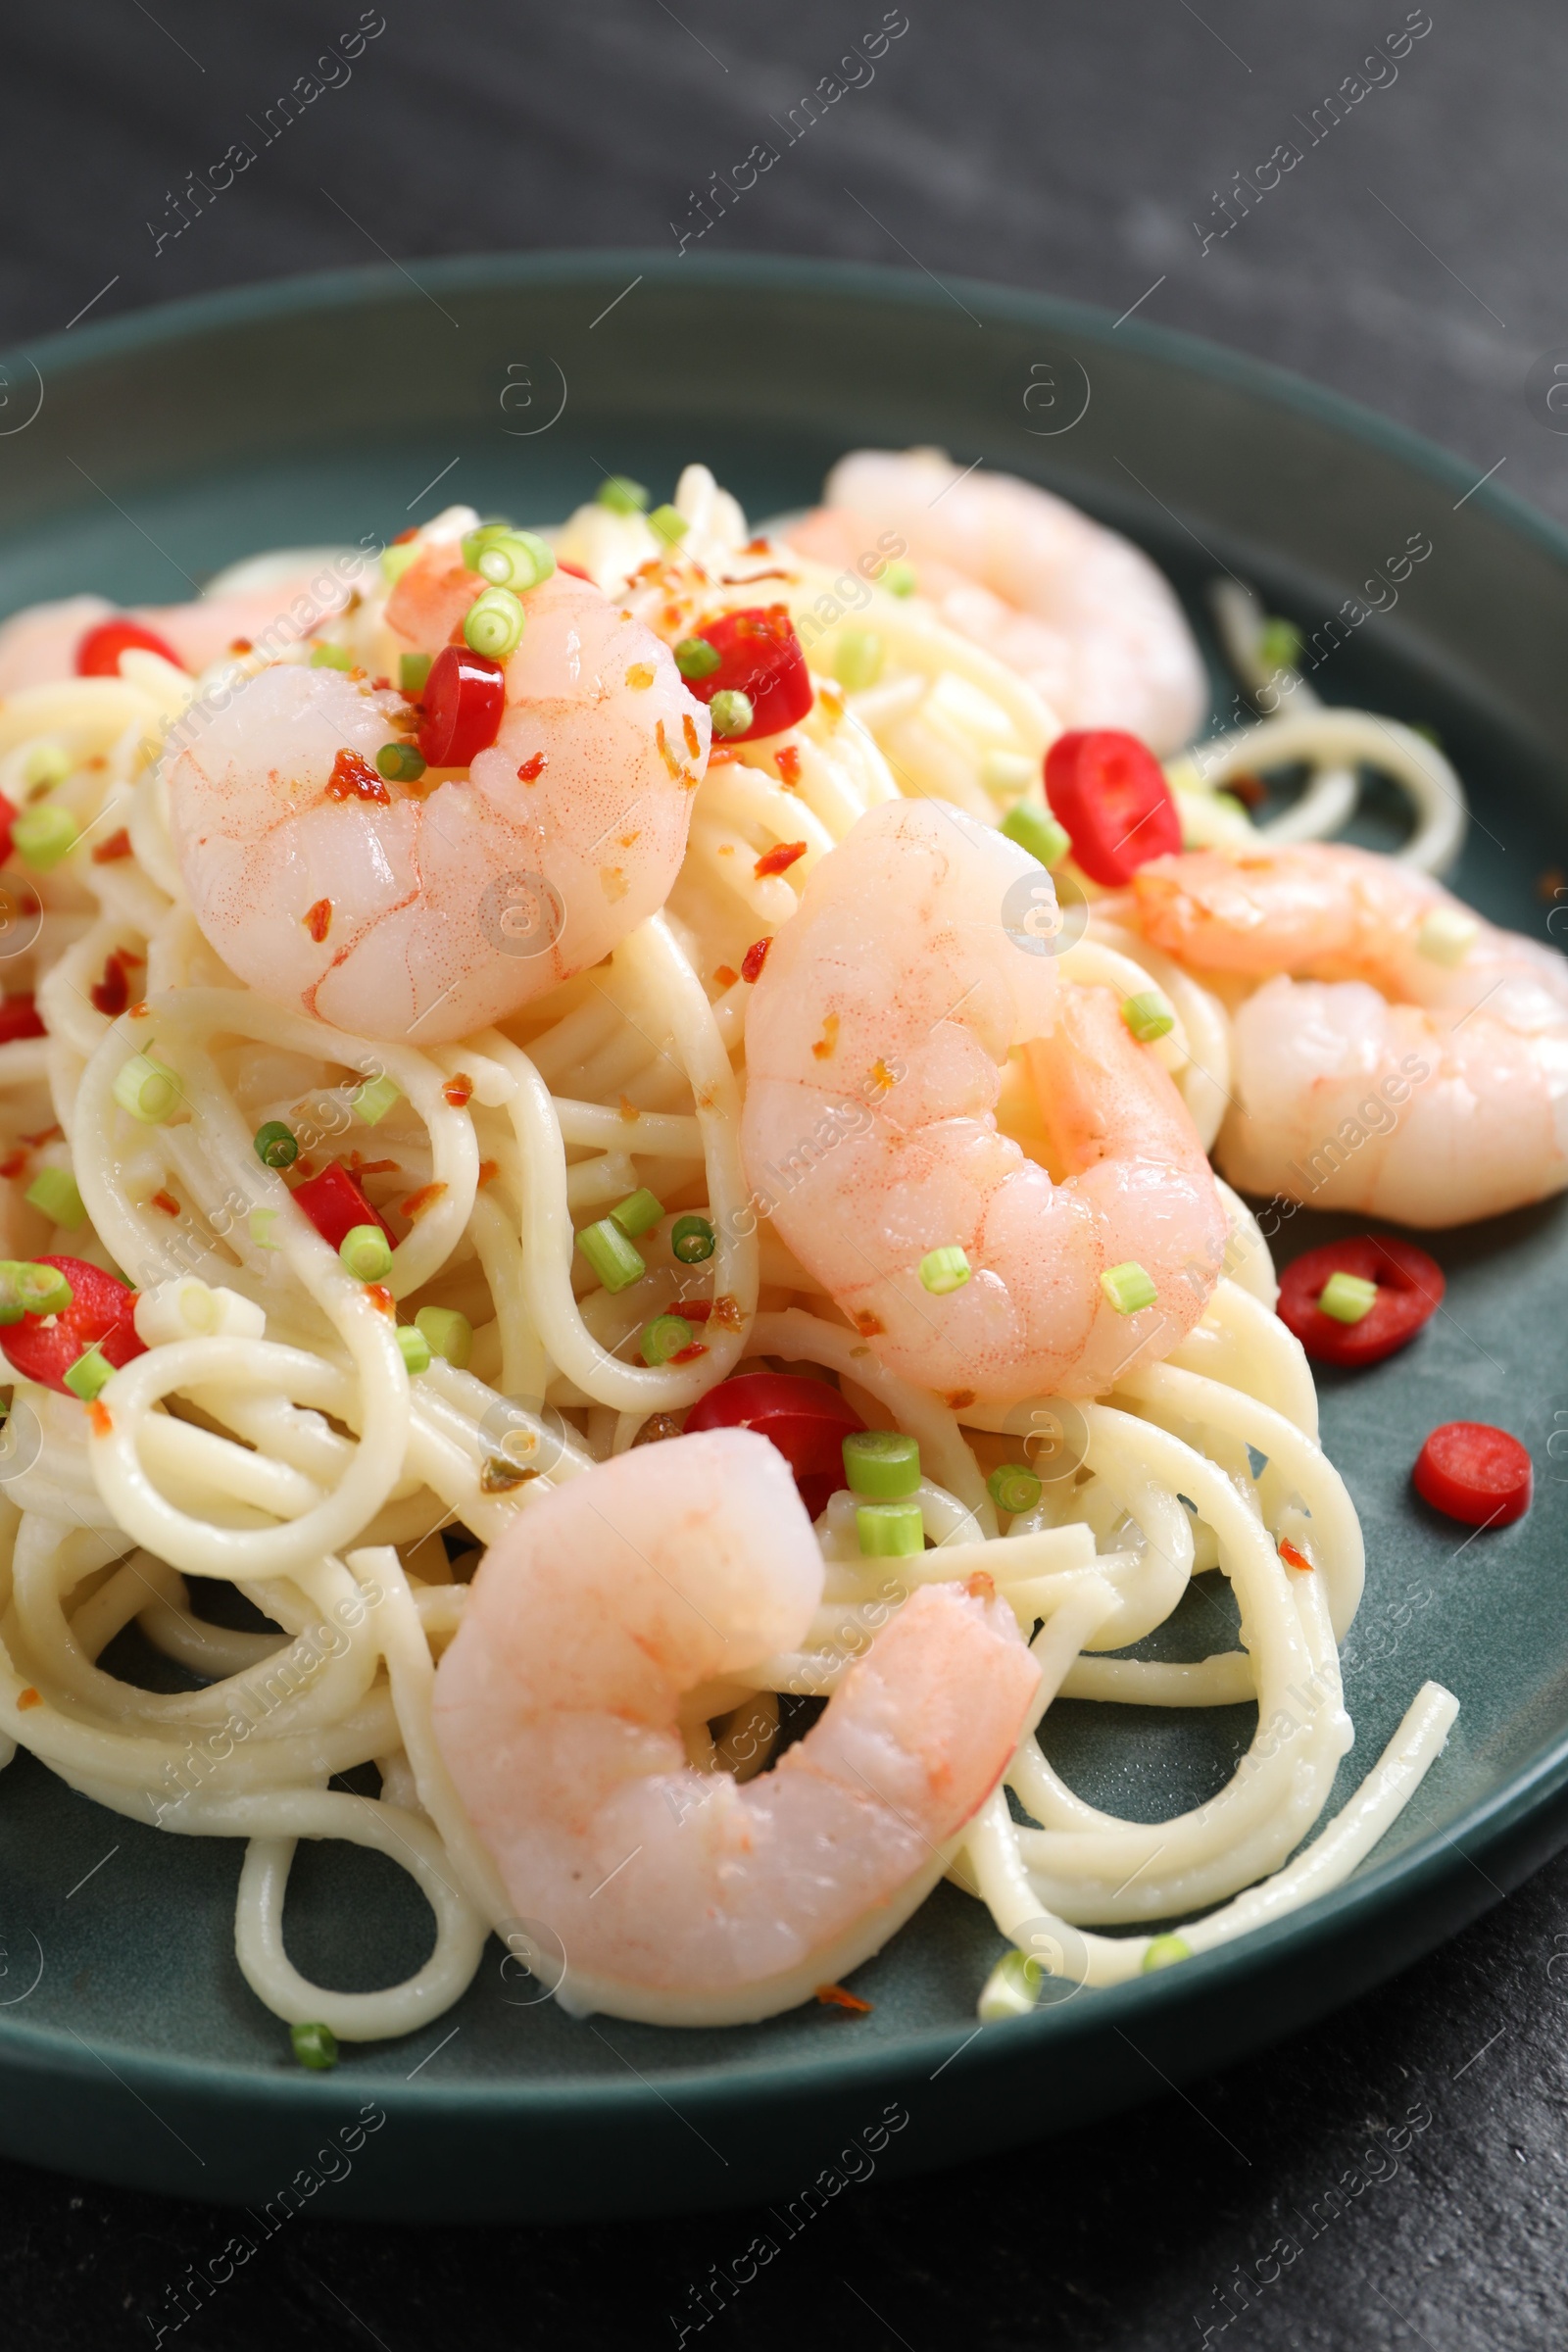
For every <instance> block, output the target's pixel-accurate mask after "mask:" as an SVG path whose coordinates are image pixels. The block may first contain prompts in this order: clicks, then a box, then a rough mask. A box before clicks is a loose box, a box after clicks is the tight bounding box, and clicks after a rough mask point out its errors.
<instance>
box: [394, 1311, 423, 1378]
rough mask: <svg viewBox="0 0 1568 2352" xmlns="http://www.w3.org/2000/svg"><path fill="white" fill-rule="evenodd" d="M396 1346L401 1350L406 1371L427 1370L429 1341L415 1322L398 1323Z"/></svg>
mask: <svg viewBox="0 0 1568 2352" xmlns="http://www.w3.org/2000/svg"><path fill="white" fill-rule="evenodd" d="M398 1346H399V1347H400V1348H402V1350H403V1368H404V1370H405V1371H406V1372H428V1371H429V1369H430V1343H429V1341H428V1340H427V1339H426V1338H425V1336H424V1334H423V1332H422V1331H421V1330H420V1329H419V1327H418V1325H417V1323H400V1324H399V1325H398Z"/></svg>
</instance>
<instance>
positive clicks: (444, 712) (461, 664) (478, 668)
mask: <svg viewBox="0 0 1568 2352" xmlns="http://www.w3.org/2000/svg"><path fill="white" fill-rule="evenodd" d="M419 699H420V701H421V702H422V703H423V705H424V724H423V725H422V726H421V727H420V729H419V749H420V751H421V752H422V753H423V754H424V757H425V759H426V760H428V762H429V764H430V765H431V766H432V767H466V766H467V765H468V763H469V761H470V760H472V759H473V757H474V755H475V754H476V753H478V752H483V751H488V750H489V748H490V746H491V744H493V743H494V741H495V739H496V737H497V736H498V735H499V734H500V732H501V718H502V713H503V711H505V710H506V707H507V673H506V671H505V670H504V669H503V668H502V666H501V664H500V662H492V661H491V660H490V658H489V656H488V654H475V653H470V652H469V650H468V648H467V647H466V645H444V646H443V647H442V648H441V651H440V652H439V653H438V654H437V656H436V658H435V660H434V661H433V662H431V664H430V674H429V676H428V677H427V678H426V679H425V681H424V686H423V689H422V691H421V693H420V697H419Z"/></svg>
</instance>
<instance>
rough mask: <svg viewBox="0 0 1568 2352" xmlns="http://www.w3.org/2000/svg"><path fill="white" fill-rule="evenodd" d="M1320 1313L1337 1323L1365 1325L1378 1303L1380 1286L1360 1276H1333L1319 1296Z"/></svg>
mask: <svg viewBox="0 0 1568 2352" xmlns="http://www.w3.org/2000/svg"><path fill="white" fill-rule="evenodd" d="M1317 1302H1318V1307H1319V1309H1320V1311H1321V1312H1322V1313H1323V1314H1325V1315H1332V1316H1333V1318H1334V1320H1335V1322H1336V1323H1363V1322H1365V1320H1366V1318H1367V1316H1368V1315H1369V1314H1370V1313H1371V1312H1372V1309H1373V1308H1374V1307H1375V1306H1376V1304H1377V1302H1378V1286H1377V1284H1376V1283H1375V1282H1368V1281H1367V1280H1366V1278H1365V1277H1364V1275H1360V1274H1343V1273H1342V1274H1331V1275H1330V1276H1329V1278H1328V1280H1327V1282H1326V1283H1325V1284H1324V1285H1323V1288H1322V1289H1321V1290H1320V1291H1319V1293H1318V1295H1317Z"/></svg>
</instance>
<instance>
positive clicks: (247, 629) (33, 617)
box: [0, 551, 354, 695]
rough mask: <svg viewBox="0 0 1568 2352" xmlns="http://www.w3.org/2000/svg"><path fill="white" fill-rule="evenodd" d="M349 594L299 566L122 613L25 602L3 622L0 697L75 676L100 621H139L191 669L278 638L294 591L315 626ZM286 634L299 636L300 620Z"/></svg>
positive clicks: (80, 603) (98, 606) (97, 599)
mask: <svg viewBox="0 0 1568 2352" xmlns="http://www.w3.org/2000/svg"><path fill="white" fill-rule="evenodd" d="M352 552H354V551H351V553H352ZM352 592H353V583H352V581H351V580H350V579H349V578H348V577H346V576H345V577H339V575H338V573H337V572H335V571H326V570H323V569H321V568H320V567H319V566H318V567H317V569H316V573H315V577H314V578H312V577H311V575H310V574H308V573H307V572H305V571H300V572H298V573H295V574H292V575H291V576H290V577H288V578H287V579H283V580H280V581H279V582H278V583H277V585H276V586H274V587H270V588H268V589H265V590H258V589H251V590H249V591H246V592H243V593H239V594H234V595H225V596H210V597H196V598H194V599H193V600H192V601H191V603H189V604H188V605H135V606H132V607H131V608H130V609H129V610H128V611H124V610H123V609H122V608H121V607H120V606H119V605H112V604H110V603H109V601H108V599H107V598H106V597H102V596H68V597H62V598H61V599H60V600H59V601H58V602H57V603H54V604H47V605H30V606H28V608H27V610H26V611H25V612H23V613H14V614H13V615H12V617H11V618H10V619H9V620H8V621H6V622H5V623H4V624H3V625H0V695H4V694H18V693H20V692H21V691H22V689H23V688H24V687H25V686H50V685H53V684H54V683H55V682H56V681H57V680H58V679H61V678H71V677H74V676H75V674H76V649H77V647H78V646H79V645H80V643H81V641H82V639H83V637H84V636H85V635H86V634H87V631H88V630H89V629H95V628H96V627H97V626H98V624H99V622H100V621H104V620H116V619H123V620H135V621H139V622H140V623H141V625H142V627H143V628H144V629H151V630H153V632H154V633H155V634H156V635H157V636H159V637H162V638H163V640H164V642H165V643H166V644H167V645H168V646H169V647H170V648H171V650H172V652H173V653H175V654H176V655H177V656H178V658H179V660H180V662H182V664H183V665H184V667H185V668H186V669H188V670H190V671H192V672H193V673H194V672H195V671H197V670H202V669H205V668H206V667H207V665H208V663H209V662H217V661H218V660H220V659H221V656H223V655H224V654H228V653H232V652H234V651H235V649H236V648H237V647H241V646H245V647H248V646H249V645H251V644H254V643H255V642H256V641H257V640H259V639H264V638H266V637H267V636H268V635H269V632H271V633H272V634H273V636H274V637H275V635H276V633H277V632H278V630H279V628H280V625H281V624H283V623H285V622H287V620H288V615H289V607H290V605H291V603H292V602H293V601H294V600H295V598H296V597H300V596H303V597H305V598H306V600H307V601H308V603H309V604H310V606H311V608H312V614H313V617H312V621H311V624H310V625H311V626H312V627H315V626H317V625H318V624H319V622H320V621H322V620H324V619H327V618H328V617H330V615H331V614H332V613H337V612H339V611H341V609H342V608H343V606H344V605H346V604H347V602H348V600H349V597H350V595H351V594H352ZM291 633H292V634H294V635H298V633H299V631H298V628H297V626H296V627H295V628H294V629H293V630H292V632H291Z"/></svg>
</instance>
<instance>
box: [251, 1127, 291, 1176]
mask: <svg viewBox="0 0 1568 2352" xmlns="http://www.w3.org/2000/svg"><path fill="white" fill-rule="evenodd" d="M251 1140H252V1142H253V1144H254V1145H255V1147H256V1156H257V1158H258V1159H259V1160H260V1161H261V1163H262V1165H263V1167H264V1168H291V1167H292V1166H293V1165H294V1162H295V1161H296V1160H297V1159H298V1157H299V1155H300V1148H299V1145H298V1143H297V1142H296V1140H295V1138H294V1135H293V1134H292V1132H291V1131H290V1129H288V1128H287V1127H285V1126H284V1124H283V1122H282V1120H281V1119H269V1120H268V1121H267V1124H266V1125H265V1126H264V1127H258V1128H257V1130H256V1133H255V1135H254V1136H253V1137H252V1139H251Z"/></svg>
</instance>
